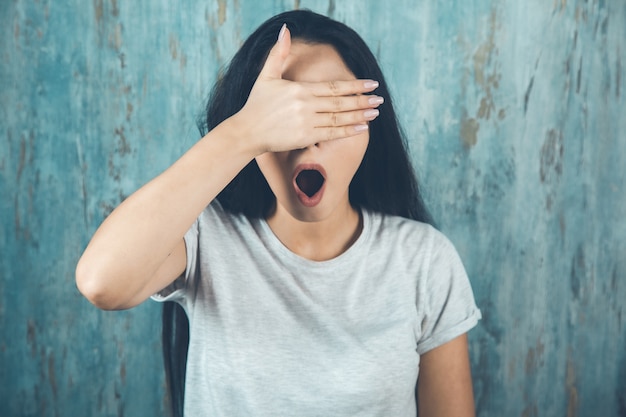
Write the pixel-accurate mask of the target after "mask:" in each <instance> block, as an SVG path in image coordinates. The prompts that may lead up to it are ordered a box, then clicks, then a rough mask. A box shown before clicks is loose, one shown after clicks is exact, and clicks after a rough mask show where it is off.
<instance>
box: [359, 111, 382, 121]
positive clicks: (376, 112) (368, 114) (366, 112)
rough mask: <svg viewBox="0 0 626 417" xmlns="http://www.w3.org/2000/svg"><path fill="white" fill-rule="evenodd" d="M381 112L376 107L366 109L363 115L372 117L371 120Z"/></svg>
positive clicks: (367, 117) (368, 117)
mask: <svg viewBox="0 0 626 417" xmlns="http://www.w3.org/2000/svg"><path fill="white" fill-rule="evenodd" d="M379 113H380V112H379V111H378V110H376V109H369V110H365V111H364V112H363V116H365V118H366V119H370V120H371V119H374V118H376V117H378V114H379Z"/></svg>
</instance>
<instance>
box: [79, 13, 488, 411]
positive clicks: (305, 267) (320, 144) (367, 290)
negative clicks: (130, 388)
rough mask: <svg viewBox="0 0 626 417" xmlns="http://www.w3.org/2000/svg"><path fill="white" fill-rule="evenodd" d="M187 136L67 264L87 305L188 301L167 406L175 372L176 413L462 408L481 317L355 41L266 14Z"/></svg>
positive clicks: (467, 402) (327, 22)
mask: <svg viewBox="0 0 626 417" xmlns="http://www.w3.org/2000/svg"><path fill="white" fill-rule="evenodd" d="M277 34H278V41H277V40H276V35H277ZM374 92H375V93H374ZM203 133H204V136H203V138H202V139H201V140H200V141H199V142H198V143H197V144H196V145H194V146H193V147H192V148H191V149H190V150H189V151H188V152H187V153H186V154H185V155H183V156H182V157H181V158H180V159H179V160H178V161H177V162H176V163H174V164H173V165H172V166H171V167H170V168H169V169H167V170H166V171H165V172H164V173H162V174H161V175H159V176H158V177H156V178H155V179H153V180H152V181H151V182H149V183H148V184H146V185H145V186H143V187H142V188H140V189H139V190H138V191H137V192H135V193H134V194H133V195H132V196H131V197H129V198H128V199H127V200H126V201H124V202H123V203H122V204H121V205H120V206H119V207H118V208H117V209H116V210H114V211H113V213H112V214H111V215H110V216H109V217H108V218H107V219H106V220H105V221H104V222H103V224H102V225H101V226H100V228H99V229H98V230H97V232H96V233H95V235H94V236H93V238H92V240H91V242H90V243H89V245H88V247H87V249H86V250H85V252H84V254H83V256H82V258H81V260H80V261H79V264H78V266H77V272H76V279H77V285H78V288H79V289H80V291H81V292H82V293H83V294H84V295H85V296H86V297H87V298H88V299H89V300H90V301H91V302H92V303H94V304H95V305H96V306H98V307H100V308H104V309H125V308H130V307H133V306H136V305H137V304H139V303H141V302H143V301H144V300H146V299H147V298H149V297H150V296H153V298H154V299H156V300H158V301H174V302H176V303H178V304H179V305H181V306H182V307H183V308H184V311H185V313H186V315H187V317H188V319H189V347H188V356H187V358H186V363H187V365H186V374H185V372H184V371H183V369H181V368H182V367H184V361H185V358H184V357H183V363H180V362H175V361H174V362H168V363H169V366H170V367H173V368H172V369H170V389H171V390H172V391H173V392H174V398H173V399H174V406H175V412H180V409H178V408H177V407H176V404H177V399H178V400H180V399H181V398H180V396H181V390H179V389H177V388H180V387H177V386H176V384H177V383H180V381H179V382H176V381H177V375H178V377H180V376H181V373H182V375H185V385H184V411H185V415H186V416H237V415H258V416H280V415H298V416H329V415H332V416H353V415H362V416H409V415H416V413H417V411H418V410H417V408H419V415H420V416H448V417H449V416H471V415H473V414H474V411H473V394H472V386H471V375H470V368H469V360H468V353H467V339H466V336H465V334H466V332H467V331H468V330H469V329H470V328H472V327H473V326H474V325H475V324H476V322H477V320H478V319H479V318H480V312H479V311H478V309H477V308H476V307H475V304H474V299H473V295H472V291H471V287H470V285H469V281H468V279H467V276H466V274H465V271H464V269H463V266H462V264H461V262H460V260H459V257H458V255H457V253H456V251H455V250H454V248H453V246H452V245H451V244H450V242H449V241H448V240H447V239H446V238H445V237H444V236H443V235H442V234H441V233H439V232H437V231H436V230H435V229H434V228H433V227H431V226H429V225H428V224H427V223H429V222H430V217H429V215H428V212H427V210H426V209H425V207H424V204H423V203H422V200H421V198H420V196H419V191H418V187H417V181H416V179H415V176H414V174H413V171H412V169H411V166H410V163H409V158H408V156H407V153H406V150H405V147H404V144H403V141H402V138H401V135H400V132H399V128H398V126H397V122H396V117H395V113H394V111H393V107H392V103H391V100H390V97H389V93H388V90H387V87H386V84H385V81H384V78H383V76H382V73H381V71H380V68H379V67H378V65H377V63H376V60H375V58H374V56H373V55H372V53H371V52H370V51H369V49H368V48H367V46H366V45H365V43H364V42H363V40H362V39H361V38H360V37H359V36H358V35H357V34H356V33H355V32H354V31H353V30H351V29H349V28H348V27H347V26H345V25H343V24H341V23H339V22H335V21H333V20H331V19H328V18H326V17H323V16H320V15H317V14H315V13H312V12H308V11H293V12H287V13H283V14H281V15H278V16H276V17H274V18H272V19H270V20H268V21H267V22H265V23H264V24H263V25H261V26H260V27H259V28H258V29H257V30H256V31H255V32H254V33H253V34H252V35H251V36H250V38H249V39H248V40H247V41H246V42H245V43H244V45H243V46H242V47H241V49H240V50H239V52H238V53H237V54H236V56H235V57H234V58H233V61H232V62H231V64H230V66H229V68H228V70H227V71H226V73H225V74H224V75H223V77H222V78H221V79H220V81H219V82H218V84H217V85H216V87H215V89H214V91H213V94H212V97H211V100H210V102H209V104H208V106H207V112H206V130H205V131H204V132H203ZM166 319H168V317H166ZM165 322H166V323H168V320H166V321H165ZM166 330H167V328H166ZM164 336H165V337H164V338H165V340H166V342H168V343H169V342H171V341H172V340H171V334H170V333H167V332H166V334H165V335H164ZM174 341H176V339H175V340H174ZM183 350H184V351H185V350H186V346H185V349H183ZM166 362H167V361H166ZM418 375H419V378H418ZM172 384H173V386H172ZM416 395H417V396H418V397H419V401H416ZM418 404H419V407H418Z"/></svg>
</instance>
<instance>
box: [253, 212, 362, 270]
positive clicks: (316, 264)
mask: <svg viewBox="0 0 626 417" xmlns="http://www.w3.org/2000/svg"><path fill="white" fill-rule="evenodd" d="M359 210H360V212H361V216H362V218H363V228H362V230H361V233H360V234H359V236H358V237H357V238H356V240H355V241H354V242H353V243H352V245H350V247H349V248H348V249H346V250H345V251H344V252H343V253H341V254H339V255H338V256H336V257H334V258H332V259H328V260H325V261H314V260H311V259H307V258H305V257H303V256H300V255H298V254H296V253H295V252H292V251H291V250H290V249H289V248H288V247H287V246H285V245H284V244H283V242H281V241H280V239H278V237H277V236H276V235H275V234H274V232H273V231H272V228H271V227H270V226H269V224H268V223H267V221H266V220H265V219H259V224H260V229H261V238H262V239H263V240H264V241H265V242H266V244H267V247H268V249H269V250H270V251H272V252H274V253H275V254H277V255H278V256H279V257H280V259H281V261H282V262H284V263H286V264H290V265H292V266H294V267H298V268H309V269H315V270H320V269H326V268H336V267H337V266H339V265H345V264H347V263H349V262H351V261H352V260H353V259H355V258H356V257H358V254H359V252H360V248H361V247H362V246H363V245H365V244H366V242H367V241H368V240H369V236H370V234H371V229H372V216H371V213H369V212H368V211H367V210H364V209H359Z"/></svg>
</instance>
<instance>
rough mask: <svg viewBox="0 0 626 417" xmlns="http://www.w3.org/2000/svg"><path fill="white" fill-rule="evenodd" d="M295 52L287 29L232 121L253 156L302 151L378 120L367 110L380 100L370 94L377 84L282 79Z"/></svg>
mask: <svg viewBox="0 0 626 417" xmlns="http://www.w3.org/2000/svg"><path fill="white" fill-rule="evenodd" d="M290 48H291V35H290V32H289V29H287V28H286V26H283V28H282V29H281V35H280V36H279V40H278V42H277V43H276V44H275V45H274V47H273V48H272V49H271V50H270V53H269V55H268V58H267V60H266V62H265V65H264V66H263V69H262V70H261V73H260V74H259V77H258V78H257V80H256V82H255V84H254V86H253V87H252V91H251V92H250V95H249V97H248V100H247V102H246V104H245V105H244V106H243V108H242V109H241V110H240V111H239V112H238V113H237V114H235V115H234V116H233V117H232V120H231V121H232V122H233V123H232V125H231V126H236V128H237V129H238V133H239V135H238V136H240V137H241V138H242V139H243V140H246V141H252V144H253V145H252V146H253V147H254V151H255V152H254V153H255V154H262V153H264V152H281V151H289V150H293V149H301V148H305V147H307V146H310V145H313V144H315V143H319V142H323V141H327V140H333V139H341V138H346V137H350V136H354V135H358V134H360V133H363V132H364V131H366V130H367V128H368V125H367V122H369V121H371V120H373V119H374V118H375V117H376V115H375V114H374V115H372V114H371V113H372V112H370V114H366V113H365V112H366V111H367V110H370V109H373V108H376V107H378V106H379V105H380V104H381V102H382V100H381V98H380V97H378V96H375V95H367V94H366V93H369V92H372V91H373V90H375V89H376V88H377V87H378V82H376V81H373V80H350V81H330V82H316V83H313V82H295V81H288V80H284V79H283V78H282V72H283V66H284V63H285V60H286V58H287V56H288V55H289V51H290Z"/></svg>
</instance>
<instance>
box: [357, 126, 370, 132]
mask: <svg viewBox="0 0 626 417" xmlns="http://www.w3.org/2000/svg"><path fill="white" fill-rule="evenodd" d="M367 129H369V126H368V125H356V126H354V130H356V131H357V132H364V131H366V130H367Z"/></svg>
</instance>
